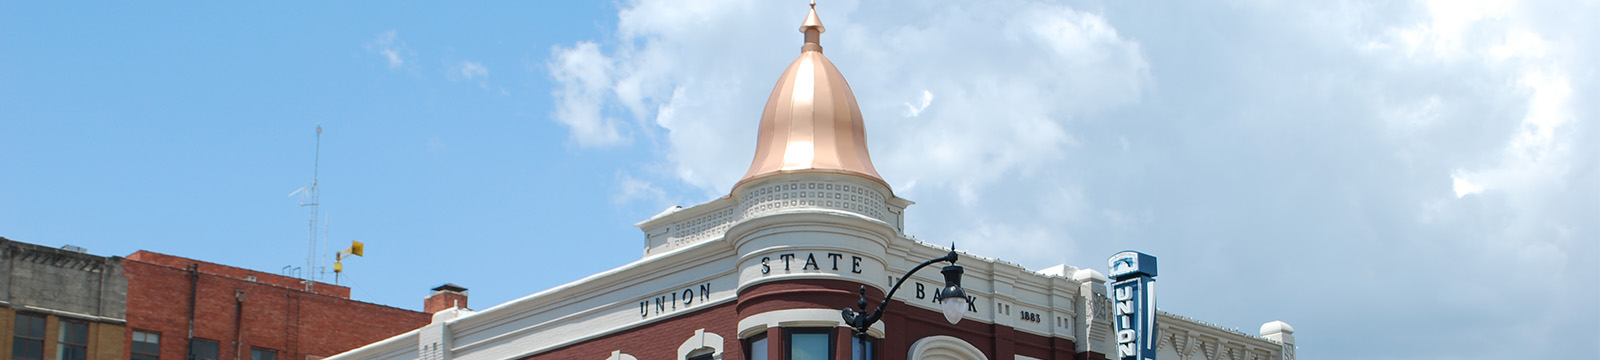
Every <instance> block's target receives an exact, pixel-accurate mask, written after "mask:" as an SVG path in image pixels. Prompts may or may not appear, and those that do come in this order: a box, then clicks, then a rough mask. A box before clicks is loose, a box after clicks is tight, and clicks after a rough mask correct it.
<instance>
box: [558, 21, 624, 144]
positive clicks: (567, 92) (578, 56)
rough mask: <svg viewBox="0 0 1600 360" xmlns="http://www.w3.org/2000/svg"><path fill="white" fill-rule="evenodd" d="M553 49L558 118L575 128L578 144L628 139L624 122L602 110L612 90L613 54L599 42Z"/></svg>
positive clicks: (618, 141)
mask: <svg viewBox="0 0 1600 360" xmlns="http://www.w3.org/2000/svg"><path fill="white" fill-rule="evenodd" d="M554 53H555V58H554V60H552V61H551V62H550V64H549V65H548V67H549V70H550V74H551V76H553V77H555V78H556V82H557V83H558V84H560V86H559V87H557V88H556V90H555V91H554V92H553V93H552V95H555V96H556V113H555V114H554V115H555V119H556V120H557V121H559V122H561V124H562V125H566V126H567V127H568V128H569V129H570V130H571V131H572V140H573V141H574V142H576V143H577V144H578V145H579V146H585V147H594V146H612V145H619V144H622V143H624V142H626V141H627V138H626V136H624V133H623V131H622V130H621V129H620V128H619V127H620V126H621V125H620V124H618V123H617V121H616V119H614V118H612V117H610V116H607V115H605V114H603V113H602V110H604V108H605V104H606V102H607V101H608V99H610V97H611V96H612V95H611V93H612V91H613V90H612V89H611V88H610V87H611V86H612V82H611V81H612V80H611V74H610V72H611V71H612V70H611V67H612V65H611V62H612V60H611V58H609V57H607V56H606V55H605V54H601V53H600V45H598V44H595V43H592V42H582V43H578V44H577V45H576V46H573V47H571V48H565V49H563V48H557V49H555V50H554Z"/></svg>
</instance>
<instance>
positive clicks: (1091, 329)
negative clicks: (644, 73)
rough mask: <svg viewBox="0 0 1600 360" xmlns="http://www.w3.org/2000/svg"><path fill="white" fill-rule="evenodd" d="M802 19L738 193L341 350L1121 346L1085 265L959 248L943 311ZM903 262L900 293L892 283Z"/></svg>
mask: <svg viewBox="0 0 1600 360" xmlns="http://www.w3.org/2000/svg"><path fill="white" fill-rule="evenodd" d="M800 31H801V32H802V33H804V34H805V35H804V36H805V38H804V39H805V42H804V43H803V44H802V45H801V47H800V56H799V58H797V59H795V60H794V62H793V63H791V64H790V65H789V67H788V69H786V70H784V72H783V73H782V75H781V76H780V77H779V79H778V84H777V85H776V86H775V87H774V88H773V90H772V93H771V95H770V97H769V98H768V99H767V104H766V107H765V110H764V112H763V113H762V114H761V121H760V125H759V135H758V137H757V139H756V153H755V159H754V160H753V161H752V162H751V164H750V170H749V172H747V173H746V174H745V175H744V177H743V178H741V179H740V180H739V182H738V183H736V184H735V185H734V187H733V189H732V192H731V193H729V194H728V195H727V196H724V197H722V198H719V199H716V200H712V201H710V202H707V203H704V204H700V205H696V206H692V207H688V208H683V207H673V208H671V209H668V210H667V211H665V212H663V213H661V214H658V215H656V216H654V217H651V218H650V219H647V220H645V221H643V222H640V223H638V224H636V225H635V226H637V227H639V229H640V230H642V231H643V232H644V249H645V250H644V256H643V258H641V259H640V260H638V261H635V262H633V263H630V264H626V265H622V266H621V267H618V268H615V269H612V270H610V271H606V272H603V273H600V274H595V275H593V276H590V277H587V278H584V279H581V280H578V281H575V282H572V283H568V284H565V285H562V286H558V287H556V288H553V289H549V290H546V291H542V292H539V293H536V294H532V295H528V296H526V297H523V298H520V299H516V300H512V301H510V302H507V303H504V304H500V305H496V306H494V307H491V308H488V309H485V310H483V311H481V312H472V311H468V310H463V309H448V310H444V311H441V312H439V313H438V314H436V315H435V316H434V318H433V321H432V323H430V324H428V325H427V326H424V327H422V328H421V329H417V330H416V331H411V332H407V333H405V334H402V335H399V336H395V337H391V338H387V339H384V340H383V341H380V342H376V343H373V344H370V345H366V346H363V347H361V348H358V349H355V350H352V351H349V352H345V353H342V354H339V355H335V356H334V357H333V359H339V360H343V359H361V360H365V359H386V360H388V359H394V360H409V359H421V360H433V359H441V360H452V359H459V360H479V359H482V360H500V359H561V360H566V359H579V360H601V359H606V360H667V359H672V360H746V359H748V360H780V359H781V360H846V359H861V360H867V359H891V360H898V359H918V360H926V359H939V360H943V359H949V360H987V359H997V360H998V359H1003V360H1013V359H1015V360H1043V359H1048V360H1090V359H1106V358H1108V357H1110V356H1116V355H1118V353H1119V351H1118V350H1117V349H1118V348H1117V346H1118V342H1117V340H1118V339H1117V338H1118V337H1119V336H1123V337H1127V336H1130V335H1132V334H1131V332H1129V330H1124V331H1123V332H1121V333H1119V332H1117V331H1114V329H1113V326H1112V315H1113V314H1114V313H1113V308H1112V306H1111V305H1112V304H1111V301H1110V300H1111V299H1109V298H1108V297H1107V296H1106V293H1107V289H1106V283H1107V278H1106V276H1105V275H1103V274H1101V273H1100V272H1098V271H1095V270H1091V269H1080V268H1075V267H1070V266H1065V265H1062V266H1059V267H1054V268H1050V269H1044V270H1029V269H1024V268H1022V267H1021V266H1018V265H1016V264H1012V263H1008V262H1005V261H1001V260H997V259H992V258H984V257H981V256H973V255H969V254H961V255H960V256H959V264H960V265H962V266H964V267H965V275H964V276H963V277H962V279H963V280H962V287H963V288H964V289H965V290H964V292H965V294H966V300H967V301H965V302H961V301H960V300H959V299H960V298H959V297H955V298H953V299H952V302H951V305H954V306H953V307H952V309H953V310H960V309H961V307H960V305H966V308H965V309H966V312H965V313H964V314H961V313H958V311H952V312H951V313H950V314H949V315H946V313H944V312H943V311H941V306H940V304H938V303H936V302H935V298H936V297H938V295H937V294H938V293H937V292H936V291H937V290H936V289H939V288H941V287H943V286H944V284H945V280H944V277H943V276H941V274H940V269H939V267H938V266H934V267H929V268H921V269H922V270H916V269H918V266H919V264H922V263H924V262H927V261H931V259H939V258H944V259H947V260H948V259H950V258H948V257H945V256H946V254H954V253H955V252H954V251H952V250H951V249H950V248H945V247H942V246H938V245H933V244H929V243H924V242H921V241H918V240H917V239H915V238H912V237H911V236H909V235H907V234H906V229H905V221H904V219H905V218H904V214H905V211H906V209H907V208H908V207H909V206H911V205H912V202H911V201H909V200H906V199H902V198H900V197H897V196H895V194H894V192H893V189H891V188H890V186H889V185H888V184H889V183H888V182H886V181H884V180H883V178H882V177H881V176H879V175H878V172H877V170H876V169H875V168H874V167H873V165H872V160H871V158H870V156H869V155H868V153H867V146H866V133H865V126H864V124H863V122H862V121H863V120H862V117H861V110H860V108H859V106H858V104H857V103H856V100H855V95H854V94H853V93H852V92H851V89H850V87H849V85H848V84H847V83H846V82H845V80H844V77H843V75H841V73H840V71H839V69H837V68H836V67H835V66H834V64H833V63H832V62H831V61H829V60H828V59H827V58H826V57H824V56H823V55H822V49H823V48H822V45H821V40H820V39H821V35H822V33H823V31H824V28H823V26H822V22H821V20H820V19H818V17H817V14H816V11H815V10H814V9H813V10H812V11H811V13H810V14H809V15H808V16H807V17H806V19H805V21H804V22H803V23H802V25H801V27H800ZM562 240H568V239H562ZM571 240H580V239H571ZM941 243H942V242H941ZM913 270H916V271H915V272H913V273H911V274H909V275H905V274H907V272H911V271H913ZM953 272H954V271H953V269H952V273H953ZM901 276H905V279H904V283H903V285H902V287H900V288H899V291H898V292H895V293H894V294H893V295H892V296H889V295H886V294H887V293H889V292H890V289H891V288H892V286H893V284H896V283H897V281H899V280H901V279H900V277H901ZM862 289H864V290H862ZM863 293H864V296H865V297H866V298H867V299H866V302H867V303H868V304H869V305H870V306H872V307H876V306H877V304H879V303H880V302H884V301H887V302H889V306H888V311H887V312H886V313H885V315H884V317H883V318H882V319H881V321H878V322H876V323H875V324H873V325H871V326H870V328H868V330H867V331H865V340H862V338H860V337H857V336H855V335H854V334H853V330H852V329H851V328H850V327H849V326H848V325H847V324H846V321H845V320H844V319H845V316H844V315H843V314H841V313H842V310H843V309H857V308H858V303H857V302H858V300H860V298H861V297H862V296H863ZM870 309H871V308H869V310H870ZM946 316H949V318H947V317H946ZM1157 317H1159V319H1158V320H1157V321H1156V326H1157V327H1158V329H1159V330H1158V332H1156V333H1155V334H1157V335H1155V336H1150V335H1141V336H1146V337H1151V338H1152V339H1154V340H1151V341H1154V343H1156V344H1159V345H1158V347H1159V348H1160V351H1163V352H1164V354H1167V355H1162V358H1163V359H1208V360H1216V359H1240V360H1245V359H1248V360H1255V359H1275V360H1289V359H1293V342H1294V341H1293V336H1291V333H1292V332H1293V329H1292V328H1289V327H1288V326H1287V325H1286V324H1282V323H1269V324H1268V325H1272V326H1264V327H1263V328H1262V329H1263V330H1262V332H1263V334H1262V335H1263V336H1259V337H1258V336H1254V335H1248V334H1244V333H1240V332H1237V331H1231V330H1226V329H1222V328H1219V327H1216V326H1213V325H1209V324H1205V323H1201V322H1198V321H1194V320H1190V319H1187V318H1183V317H1179V316H1174V315H1171V314H1166V313H1159V314H1158V315H1157ZM947 319H949V320H947ZM130 323H131V321H130ZM1145 333H1146V334H1151V332H1145ZM1147 343H1149V342H1147Z"/></svg>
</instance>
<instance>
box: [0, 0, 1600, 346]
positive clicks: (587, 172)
mask: <svg viewBox="0 0 1600 360" xmlns="http://www.w3.org/2000/svg"><path fill="white" fill-rule="evenodd" d="M74 6H77V7H74ZM163 6H165V7H163ZM1597 10H1600V9H1597V4H1596V3H1595V2H1593V1H1586V2H1570V3H1562V4H1552V3H1544V2H1532V3H1521V2H1515V1H1437V2H1376V3H1365V2H1329V3H1319V4H1274V3H1258V2H1250V1H1236V2H1219V3H1210V4H1189V3H1180V4H1171V3H1161V4H1156V3H1144V2H1098V1H1089V2H1067V3H1054V2H1042V1H1011V0H1006V1H989V2H981V3H976V2H959V1H958V2H940V3H922V2H898V1H891V2H860V3H858V2H855V1H837V2H834V1H826V2H823V4H819V5H818V12H819V15H820V17H821V18H822V21H823V23H824V24H826V25H827V28H828V32H827V33H826V34H824V35H823V38H822V42H823V46H824V48H825V49H826V54H827V55H828V57H829V58H830V59H831V60H832V61H834V62H835V63H836V64H837V65H838V66H839V68H840V69H841V71H842V72H843V73H844V74H845V76H846V77H847V78H848V79H849V80H850V85H851V86H852V88H853V89H854V91H855V93H856V95H857V97H858V100H859V101H860V103H861V106H862V110H863V113H864V115H865V117H866V121H867V131H868V136H869V146H870V148H871V152H872V155H873V159H874V161H875V162H876V165H877V168H878V170H879V172H880V173H881V174H883V176H884V178H885V180H887V181H888V182H889V183H890V184H891V185H892V186H893V187H894V189H895V192H896V195H899V196H901V197H904V198H908V199H910V200H913V201H916V202H917V203H918V204H917V205H915V206H913V207H911V208H910V210H909V212H908V215H907V216H908V220H907V221H908V229H907V233H909V234H912V235H914V236H916V237H917V238H919V239H921V240H924V241H930V242H935V243H940V244H943V243H948V242H951V241H955V242H957V243H958V244H960V245H961V247H962V248H964V249H968V250H970V251H972V252H973V253H976V254H979V255H984V256H991V257H996V258H1000V259H1003V260H1006V261H1011V262H1015V263H1018V264H1021V265H1023V266H1024V267H1027V268H1030V269H1042V268H1045V267H1049V266H1052V265H1055V264H1060V263H1067V264H1070V265H1074V266H1079V267H1092V268H1103V267H1104V265H1103V264H1104V259H1105V258H1106V257H1107V256H1109V255H1110V254H1112V253H1114V252H1116V251H1118V250H1122V249H1128V248H1133V249H1140V250H1143V251H1145V252H1148V253H1151V254H1153V255H1156V256H1158V257H1160V258H1161V261H1162V270H1164V271H1163V272H1162V284H1163V292H1164V293H1163V294H1162V296H1163V300H1162V304H1163V308H1164V309H1166V310H1168V311H1172V312H1176V313H1179V314H1183V315H1187V316H1192V317H1195V318H1199V319H1202V320H1205V321H1209V322H1213V323H1217V324H1221V325H1223V326H1228V327H1237V328H1239V329H1241V330H1244V331H1246V332H1252V333H1253V332H1254V330H1255V328H1256V327H1257V326H1259V325H1260V324H1261V323H1263V322H1267V321H1271V320H1283V321H1286V322H1289V323H1290V324H1293V325H1294V326H1295V328H1296V329H1297V330H1299V331H1298V333H1297V336H1298V338H1299V340H1300V341H1299V343H1300V346H1301V350H1300V351H1301V352H1300V356H1301V357H1303V358H1368V359H1378V358H1393V359H1432V358H1441V359H1458V358H1462V359H1472V358H1507V357H1511V358H1519V357H1534V358H1553V357H1562V358H1594V357H1596V356H1597V355H1600V346H1597V345H1594V341H1593V340H1594V339H1596V338H1600V325H1596V324H1597V323H1600V322H1597V320H1600V283H1597V282H1596V280H1595V279H1596V278H1597V276H1600V264H1597V262H1596V260H1595V259H1596V255H1600V246H1597V239H1600V229H1597V226H1600V225H1596V224H1600V189H1597V187H1600V185H1597V184H1600V174H1597V173H1596V169H1597V165H1600V158H1597V157H1596V155H1597V154H1600V149H1597V148H1596V147H1595V145H1594V144H1596V143H1600V131H1597V130H1596V128H1595V126H1596V125H1595V118H1596V116H1597V110H1600V108H1597V107H1596V105H1595V103H1594V102H1592V101H1585V100H1584V99H1594V98H1596V97H1597V89H1596V81H1595V77H1596V74H1597V72H1596V68H1595V66H1594V64H1597V63H1600V58H1597V57H1596V54H1597V50H1600V49H1597V48H1596V44H1595V43H1594V42H1593V41H1592V39H1594V38H1596V35H1600V26H1597V25H1595V24H1594V23H1593V22H1592V21H1590V20H1592V19H1590V18H1591V17H1592V16H1588V15H1586V14H1595V13H1597V12H1600V11H1597ZM804 14H805V6H804V4H803V3H802V2H792V3H785V2H776V1H770V2H768V1H764V2H738V1H703V2H692V3H682V2H667V1H653V0H638V1H625V2H619V3H610V2H598V3H570V2H552V3H527V4H477V3H469V4H439V5H434V4H405V5H400V6H374V5H371V4H301V5H298V6H284V5H278V4H273V5H256V4H182V5H177V4H93V5H74V4H56V3H24V2H4V3H0V134H4V135H6V136H5V137H4V141H0V236H4V237H7V238H10V239H13V240H18V241H25V242H31V243H37V244H43V245H50V246H59V245H65V244H72V245H78V246H83V247H86V248H88V249H89V250H90V252H92V253H95V254H100V255H127V254H129V253H132V252H134V251H136V250H139V249H145V250H151V251H157V252H163V253H169V254H174V255H180V256H187V257H193V258H197V259H204V260H208V261H213V262H218V263H224V264H230V265H235V266H240V267H245V268H251V269H257V270H262V271H269V272H277V271H278V270H280V269H281V268H283V267H284V266H286V265H288V266H302V265H303V264H304V262H305V257H306V250H307V249H306V248H307V241H306V232H307V216H308V214H307V212H306V211H305V209H303V208H301V207H299V206H298V200H299V199H298V198H296V197H290V196H287V195H288V194H289V193H290V192H292V191H294V190H295V189H297V188H299V187H302V186H305V185H308V184H309V183H310V181H311V172H312V161H313V149H314V146H315V139H316V138H315V128H316V126H317V125H318V124H321V125H322V126H323V127H324V133H323V136H322V145H321V146H322V152H321V170H320V174H321V175H320V179H321V184H322V203H323V204H324V206H323V208H322V209H323V212H324V213H325V214H327V215H328V223H329V225H330V227H329V238H330V239H332V245H330V250H337V249H338V248H341V247H342V246H343V245H345V244H347V243H348V242H349V241H351V240H357V241H363V242H365V243H366V244H367V247H368V248H367V256H366V257H364V258H357V259H353V260H350V261H348V262H347V263H346V268H347V270H348V271H347V276H346V277H345V278H344V279H343V283H344V284H345V285H350V286H352V287H353V291H352V292H353V296H354V297H355V298H357V299H360V300H363V301H370V302H376V303H382V304H388V305H393V306H398V307H404V308H413V309H415V308H420V304H421V298H422V297H423V296H425V295H426V294H427V289H428V288H431V287H433V286H436V285H438V284H441V283H445V282H454V283H458V284H461V285H463V286H466V287H468V288H470V289H472V290H471V293H472V299H473V301H472V303H473V307H475V308H480V309H481V308H487V307H488V306H490V305H493V304H498V303H501V302H504V301H507V300H511V299H514V298H517V297H520V296H523V295H527V294H531V293H534V292H537V291H539V290H543V289H547V288H550V287H552V286H555V285H559V284H562V283H566V282H569V281H573V280H576V279H579V278H581V277H584V276H587V275H590V274H594V273H597V272H601V271H604V270H607V269H610V268H614V267H616V266H620V265H623V264H626V263H628V262H631V261H633V260H636V259H638V257H639V255H640V253H641V250H642V246H643V241H642V239H643V236H642V234H641V233H639V232H638V230H637V229H635V228H633V227H632V226H631V225H632V224H633V223H635V222H638V221H640V220H643V219H645V218H647V217H648V216H650V215H652V214H655V213H657V212H659V211H661V210H662V209H663V208H666V207H668V206H671V205H685V206H689V205H694V204H699V203H702V202H705V201H708V200H710V199H714V198H716V197H719V196H723V195H726V194H727V192H728V191H729V187H731V186H732V184H733V183H734V182H735V181H737V178H738V176H739V175H740V174H742V173H743V172H744V170H745V169H746V168H747V167H748V165H749V161H750V158H751V156H752V154H753V151H754V150H753V148H754V136H755V125H756V123H757V121H758V120H759V114H760V108H761V106H762V105H763V104H762V102H763V101H764V100H765V99H766V96H767V94H768V92H769V91H770V90H771V86H772V83H773V82H774V81H776V79H777V76H778V74H779V73H780V72H781V71H782V70H783V67H784V66H786V65H787V64H788V63H789V61H791V60H793V59H794V57H795V56H796V55H797V54H798V52H799V46H800V40H801V38H800V34H799V33H798V32H796V31H795V29H796V28H797V27H798V25H799V23H800V21H801V20H802V18H803V16H804ZM1535 309H1539V310H1542V311H1535ZM1352 344H1359V345H1357V346H1352ZM1419 344H1424V345H1421V346H1419ZM1483 344H1496V346H1484V345H1483Z"/></svg>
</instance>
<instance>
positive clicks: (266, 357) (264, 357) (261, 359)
mask: <svg viewBox="0 0 1600 360" xmlns="http://www.w3.org/2000/svg"><path fill="white" fill-rule="evenodd" d="M250 360H278V351H277V350H273V349H262V348H250Z"/></svg>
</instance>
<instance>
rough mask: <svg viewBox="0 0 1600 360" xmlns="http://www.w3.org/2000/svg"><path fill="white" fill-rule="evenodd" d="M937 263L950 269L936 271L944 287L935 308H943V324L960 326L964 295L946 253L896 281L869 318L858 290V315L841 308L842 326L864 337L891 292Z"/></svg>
mask: <svg viewBox="0 0 1600 360" xmlns="http://www.w3.org/2000/svg"><path fill="white" fill-rule="evenodd" d="M941 261H948V262H950V265H948V266H945V267H944V270H940V271H939V272H940V273H943V274H944V287H943V288H940V290H939V291H938V292H937V293H936V295H934V300H936V301H938V302H939V306H940V307H941V308H943V310H944V319H945V321H949V322H950V324H952V325H953V324H955V323H957V322H960V321H961V317H962V316H965V315H966V314H967V292H966V291H964V290H961V273H962V272H963V270H962V269H961V265H956V251H955V250H950V253H949V254H947V255H945V256H942V257H939V258H935V259H932V260H928V261H924V262H922V264H919V265H917V267H914V268H911V271H907V272H906V275H905V276H901V277H900V280H898V281H895V282H894V287H891V288H889V293H888V294H885V295H884V296H883V302H880V303H878V308H877V309H875V310H873V311H872V313H871V314H868V313H867V287H866V286H865V285H863V286H861V301H859V302H857V303H856V305H857V306H858V307H860V308H861V310H860V311H859V312H858V311H856V310H851V309H849V308H845V309H844V310H843V311H842V312H841V313H843V315H844V323H845V324H846V325H849V326H850V328H851V329H855V332H856V335H858V336H866V333H867V329H868V328H870V327H872V324H874V323H877V322H878V319H881V318H883V308H885V307H888V306H889V299H893V298H894V292H895V291H896V290H900V285H901V284H905V282H906V278H909V277H911V275H912V274H915V273H916V272H917V270H922V268H924V267H928V265H933V264H934V263H937V262H941Z"/></svg>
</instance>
